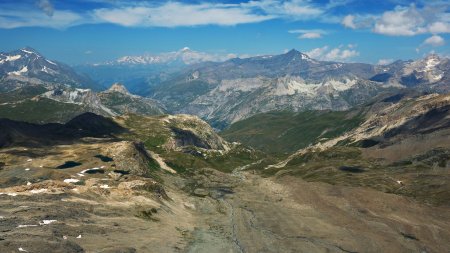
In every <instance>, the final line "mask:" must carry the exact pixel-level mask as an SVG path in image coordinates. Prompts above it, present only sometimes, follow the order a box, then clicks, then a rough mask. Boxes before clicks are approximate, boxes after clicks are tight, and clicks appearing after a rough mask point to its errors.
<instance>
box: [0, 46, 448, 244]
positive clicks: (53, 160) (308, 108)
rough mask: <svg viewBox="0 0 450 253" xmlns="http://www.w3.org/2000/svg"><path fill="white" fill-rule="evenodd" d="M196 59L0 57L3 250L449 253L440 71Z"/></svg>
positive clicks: (184, 54) (431, 62)
mask: <svg viewBox="0 0 450 253" xmlns="http://www.w3.org/2000/svg"><path fill="white" fill-rule="evenodd" d="M163 56H164V57H163ZM208 59H209V58H208V55H204V54H201V53H199V52H195V51H190V50H188V49H183V50H181V51H179V52H174V53H171V54H166V55H162V56H160V57H159V58H158V57H156V58H155V57H153V56H147V57H144V58H142V57H141V58H140V57H125V58H122V59H121V60H120V61H117V62H114V63H108V64H105V65H101V66H95V68H92V69H89V70H90V73H97V72H98V73H100V72H101V73H102V75H99V76H97V78H99V79H101V80H97V81H100V83H101V84H102V85H98V84H97V83H96V82H95V81H92V79H91V78H89V77H87V76H85V75H81V74H79V73H76V72H75V71H74V70H72V69H71V68H70V67H68V66H66V65H64V64H62V63H58V62H56V61H51V60H48V59H46V58H44V57H43V56H42V55H40V54H39V53H38V52H36V51H35V50H33V49H31V48H23V49H21V50H17V51H14V52H10V53H1V54H0V206H1V208H0V231H1V232H0V252H2V253H3V252H7V253H9V252H64V253H65V252H103V253H106V252H109V253H114V252H115V253H124V252H125V253H127V252H130V253H131V252H144V253H146V252H205V253H209V252H240V253H243V252H429V253H431V252H439V253H440V252H448V251H449V249H450V94H449V93H448V92H449V91H450V89H449V85H448V82H449V73H450V71H449V70H450V68H449V60H448V59H447V58H440V57H438V56H437V55H430V56H427V57H425V58H424V59H420V60H416V61H397V62H394V63H392V64H389V65H370V64H359V63H339V62H327V61H317V60H314V59H311V58H310V57H309V56H307V55H305V54H303V53H300V52H298V51H295V50H291V51H289V52H287V53H285V54H282V55H275V56H258V57H250V58H246V59H239V58H235V59H228V60H227V59H224V60H226V61H224V62H208ZM79 68H81V69H83V68H88V66H83V67H79ZM149 68H151V71H150V70H149ZM85 70H86V69H85ZM119 70H121V71H123V70H126V71H125V72H128V73H125V74H124V75H123V76H122V73H119V72H120V71H119ZM110 71H116V72H117V73H115V74H116V75H112V76H110V75H109V74H108V73H109V72H110ZM165 71H166V72H165ZM87 72H89V71H87ZM157 73H160V75H159V76H155V75H157ZM168 73H170V74H168ZM127 74H128V75H127ZM134 75H136V76H135V78H133V76H134ZM110 78H111V79H110ZM118 79H119V80H118ZM120 80H122V81H127V82H128V81H130V80H132V82H131V81H130V82H131V83H127V84H126V85H127V87H128V88H130V90H132V91H133V92H137V93H138V94H140V95H145V96H150V97H151V98H150V97H144V96H140V95H134V94H131V93H130V92H129V91H128V88H127V87H126V86H124V85H122V84H119V83H115V82H116V81H120ZM142 80H146V81H145V82H152V83H146V84H145V83H144V85H142V83H141V81H142ZM110 83H114V84H113V85H112V86H111V87H110V88H109V89H105V88H104V87H103V86H105V85H106V84H107V85H108V86H109V85H110ZM146 85H147V86H146ZM167 113H189V114H193V115H188V114H175V115H170V114H167ZM194 115H196V116H194ZM218 129H224V130H223V131H220V132H218Z"/></svg>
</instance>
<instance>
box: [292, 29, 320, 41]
mask: <svg viewBox="0 0 450 253" xmlns="http://www.w3.org/2000/svg"><path fill="white" fill-rule="evenodd" d="M288 32H289V33H294V34H296V33H298V34H300V35H299V36H298V38H299V39H319V38H322V36H323V35H325V34H327V32H326V31H324V30H321V29H312V30H309V29H298V30H290V31H288Z"/></svg>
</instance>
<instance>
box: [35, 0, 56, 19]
mask: <svg viewBox="0 0 450 253" xmlns="http://www.w3.org/2000/svg"><path fill="white" fill-rule="evenodd" d="M37 6H38V7H39V8H41V9H42V10H43V11H44V12H45V14H47V15H48V16H53V12H54V11H55V10H54V8H53V4H52V3H51V2H50V0H39V1H38V2H37Z"/></svg>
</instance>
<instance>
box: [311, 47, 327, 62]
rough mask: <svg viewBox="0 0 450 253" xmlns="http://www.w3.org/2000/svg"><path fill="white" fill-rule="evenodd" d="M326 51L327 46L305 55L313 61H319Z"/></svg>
mask: <svg viewBox="0 0 450 253" xmlns="http://www.w3.org/2000/svg"><path fill="white" fill-rule="evenodd" d="M327 50H328V46H324V47H318V48H314V49H313V50H311V51H309V52H306V54H307V55H308V56H309V57H311V58H313V59H321V58H322V56H323V55H324V54H325V52H326V51H327Z"/></svg>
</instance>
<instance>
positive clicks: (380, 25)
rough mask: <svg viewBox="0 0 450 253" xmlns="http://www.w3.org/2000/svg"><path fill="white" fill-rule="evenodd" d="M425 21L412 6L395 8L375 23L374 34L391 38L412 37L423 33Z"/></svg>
mask: <svg viewBox="0 0 450 253" xmlns="http://www.w3.org/2000/svg"><path fill="white" fill-rule="evenodd" d="M425 24H426V20H425V19H424V18H423V17H422V15H421V13H420V12H419V11H418V10H417V9H416V7H415V6H414V5H411V6H410V7H408V8H404V7H397V8H396V9H395V10H393V11H387V12H385V13H383V15H382V16H381V18H380V19H379V20H378V21H377V22H376V23H375V26H374V28H373V31H374V32H375V33H380V34H385V35H391V36H412V35H416V34H421V33H425V32H426V31H427V30H426V28H425V27H424V25H425Z"/></svg>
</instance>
